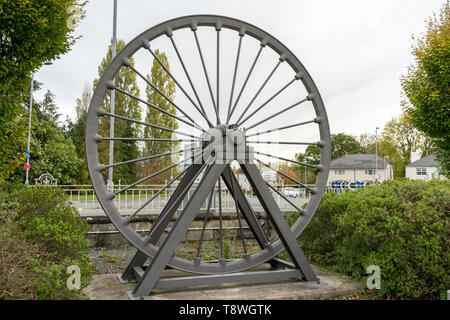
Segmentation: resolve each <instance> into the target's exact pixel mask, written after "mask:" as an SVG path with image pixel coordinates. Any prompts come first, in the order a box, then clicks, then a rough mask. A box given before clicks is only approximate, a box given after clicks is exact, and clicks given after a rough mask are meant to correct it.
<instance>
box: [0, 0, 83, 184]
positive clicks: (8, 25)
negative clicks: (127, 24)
mask: <svg viewBox="0 0 450 320" xmlns="http://www.w3.org/2000/svg"><path fill="white" fill-rule="evenodd" d="M73 5H77V6H78V8H82V7H83V6H84V5H85V2H81V1H78V0H47V1H40V0H15V1H9V0H0V33H1V37H0V183H1V182H2V181H4V179H6V178H7V177H8V176H9V175H10V174H12V173H13V172H14V170H15V168H16V167H17V166H18V165H19V164H20V162H21V161H23V160H24V159H23V151H24V150H20V151H18V150H16V149H14V146H13V144H12V143H11V141H14V142H16V141H17V140H19V139H23V137H24V136H25V134H26V132H25V130H26V121H23V120H22V117H23V111H24V110H23V109H22V106H21V105H22V104H23V103H26V104H28V101H26V100H25V99H24V98H25V96H27V93H28V92H29V86H30V76H31V73H32V72H34V71H35V70H37V69H38V68H40V67H41V66H42V65H43V64H44V63H45V62H48V61H51V60H54V59H58V58H59V57H60V56H61V55H63V54H65V53H67V52H68V51H69V50H70V47H71V46H72V45H73V44H74V42H75V40H76V38H75V37H74V36H73V31H74V29H73V28H72V25H71V24H69V23H68V21H72V20H71V19H72V18H73V12H72V11H71V10H69V8H70V7H71V6H73ZM83 16H84V14H83V13H82V14H81V15H77V17H78V18H83Z"/></svg>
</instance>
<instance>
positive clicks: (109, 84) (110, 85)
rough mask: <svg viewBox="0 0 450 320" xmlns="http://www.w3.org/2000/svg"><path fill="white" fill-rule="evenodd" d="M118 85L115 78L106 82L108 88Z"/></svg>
mask: <svg viewBox="0 0 450 320" xmlns="http://www.w3.org/2000/svg"><path fill="white" fill-rule="evenodd" d="M115 87H116V84H115V83H114V81H113V80H111V81H108V82H106V88H108V89H114V88H115Z"/></svg>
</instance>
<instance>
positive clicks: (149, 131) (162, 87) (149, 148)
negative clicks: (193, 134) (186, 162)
mask: <svg viewBox="0 0 450 320" xmlns="http://www.w3.org/2000/svg"><path fill="white" fill-rule="evenodd" d="M155 55H156V56H157V57H158V59H159V61H161V62H162V64H163V65H164V66H165V67H166V68H167V69H168V70H170V66H169V61H168V59H167V56H166V54H165V53H164V52H160V51H159V50H155ZM147 80H148V81H149V82H151V83H152V84H153V85H154V86H155V87H156V88H157V89H158V90H159V91H160V92H162V93H163V94H164V95H165V96H167V97H168V98H169V99H171V100H172V101H173V99H174V98H175V82H174V81H173V80H172V78H170V76H169V75H168V74H167V72H166V71H165V70H164V68H163V67H162V66H161V65H160V64H159V62H158V61H157V60H156V59H153V65H152V69H151V74H150V75H147ZM145 93H146V97H147V102H149V103H151V104H152V105H154V106H157V107H158V108H160V109H162V110H165V111H167V112H169V113H171V114H175V113H176V110H175V107H174V106H173V105H172V104H170V102H168V101H167V100H166V99H165V98H164V97H163V96H162V95H161V94H160V93H158V92H157V91H156V90H155V89H153V88H152V87H151V86H150V85H147V87H146V89H145ZM145 121H146V122H148V123H151V124H154V125H157V126H161V127H165V128H168V129H172V128H173V129H174V130H176V129H177V128H178V123H177V122H176V120H175V119H174V118H172V117H171V116H169V115H166V114H163V113H162V112H160V111H158V110H156V109H154V108H152V107H150V106H148V107H147V115H146V117H145ZM144 136H145V137H146V138H163V139H172V138H174V139H175V138H176V136H175V135H172V132H170V131H166V130H161V129H157V128H154V127H146V128H145V129H144ZM176 148H177V144H175V143H170V142H156V141H148V142H146V143H145V148H144V150H145V154H146V155H155V154H161V153H166V152H170V151H173V150H176ZM170 161H171V158H169V157H164V158H158V159H153V160H150V161H148V162H146V163H144V168H143V169H144V170H143V171H144V175H148V173H149V172H155V171H158V170H160V169H162V168H164V167H167V166H168V165H170V163H171V162H170ZM174 169H175V168H174ZM156 178H157V179H160V180H163V179H165V178H166V177H164V176H163V175H161V176H158V177H156ZM153 182H155V181H153Z"/></svg>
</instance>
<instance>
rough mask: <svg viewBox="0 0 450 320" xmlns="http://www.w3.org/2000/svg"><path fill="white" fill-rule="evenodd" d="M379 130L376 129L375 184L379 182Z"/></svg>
mask: <svg viewBox="0 0 450 320" xmlns="http://www.w3.org/2000/svg"><path fill="white" fill-rule="evenodd" d="M378 129H380V128H379V127H376V129H375V183H377V182H378Z"/></svg>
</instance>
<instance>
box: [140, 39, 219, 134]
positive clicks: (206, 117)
mask: <svg viewBox="0 0 450 320" xmlns="http://www.w3.org/2000/svg"><path fill="white" fill-rule="evenodd" d="M147 50H148V51H149V52H150V53H151V54H152V56H153V57H154V58H155V59H156V61H157V62H158V64H159V65H160V66H161V67H162V68H163V69H164V71H166V73H167V74H168V75H169V76H170V77H171V78H172V80H173V81H174V82H175V83H176V84H177V86H178V87H179V88H180V89H181V91H182V92H183V93H184V95H185V96H186V98H188V99H189V101H190V102H191V103H192V105H193V106H194V107H195V109H197V111H198V112H199V113H200V114H201V115H202V116H203V118H205V120H206V122H208V125H209V126H210V127H212V126H213V125H212V123H211V121H210V120H209V118H208V116H207V115H206V114H205V112H204V111H203V110H201V109H200V108H199V107H198V106H197V104H196V103H195V102H194V100H193V99H192V98H191V96H190V95H189V94H188V93H187V92H186V90H184V88H183V87H182V86H181V84H180V83H179V82H178V80H177V79H175V77H174V76H173V74H172V73H171V72H170V71H169V69H167V67H166V66H165V65H164V63H162V61H161V60H160V59H159V58H158V56H157V55H156V54H155V53H154V52H153V50H152V49H151V48H150V46H149V47H148V48H147ZM183 67H184V64H183ZM194 93H195V92H194ZM197 98H198V97H197Z"/></svg>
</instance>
